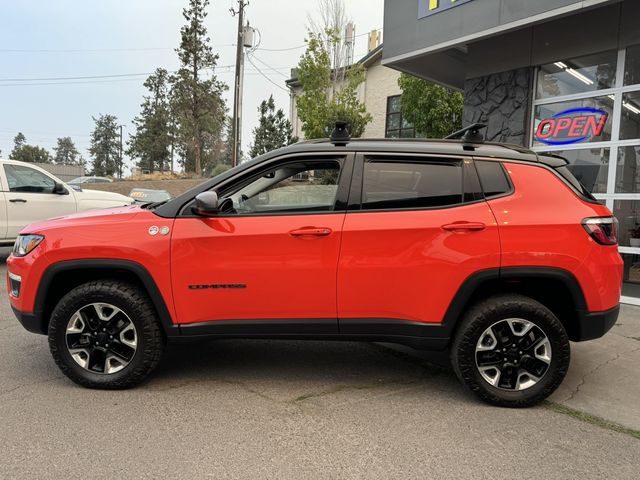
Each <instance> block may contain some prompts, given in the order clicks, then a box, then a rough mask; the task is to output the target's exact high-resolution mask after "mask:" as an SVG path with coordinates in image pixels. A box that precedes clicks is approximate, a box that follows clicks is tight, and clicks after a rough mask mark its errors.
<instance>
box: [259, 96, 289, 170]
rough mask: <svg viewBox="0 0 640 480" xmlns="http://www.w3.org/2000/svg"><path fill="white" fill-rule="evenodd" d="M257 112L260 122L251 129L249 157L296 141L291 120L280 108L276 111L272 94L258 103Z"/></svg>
mask: <svg viewBox="0 0 640 480" xmlns="http://www.w3.org/2000/svg"><path fill="white" fill-rule="evenodd" d="M258 112H259V113H260V123H259V125H258V127H256V128H254V129H253V145H252V146H251V150H250V151H249V156H250V157H251V158H255V157H257V156H258V155H262V154H263V153H267V152H270V151H272V150H276V149H277V148H280V147H284V146H286V145H291V144H292V143H294V142H295V141H296V139H295V138H293V136H292V134H293V129H292V128H291V122H290V121H289V120H287V118H286V117H285V114H284V112H283V111H282V110H281V109H278V111H276V103H275V101H274V100H273V95H271V96H270V97H269V99H268V100H264V101H263V102H262V103H261V104H260V106H259V107H258Z"/></svg>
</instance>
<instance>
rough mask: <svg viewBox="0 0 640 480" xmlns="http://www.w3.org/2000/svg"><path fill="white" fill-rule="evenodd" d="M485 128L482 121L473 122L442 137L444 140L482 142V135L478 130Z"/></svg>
mask: <svg viewBox="0 0 640 480" xmlns="http://www.w3.org/2000/svg"><path fill="white" fill-rule="evenodd" d="M485 128H487V125H486V124H484V123H474V124H473V125H469V126H468V127H464V128H463V129H462V130H458V131H457V132H453V133H452V134H451V135H448V136H446V137H444V139H445V140H463V141H464V142H467V143H484V135H482V134H481V133H480V130H484V129H485Z"/></svg>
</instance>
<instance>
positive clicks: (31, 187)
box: [4, 164, 56, 193]
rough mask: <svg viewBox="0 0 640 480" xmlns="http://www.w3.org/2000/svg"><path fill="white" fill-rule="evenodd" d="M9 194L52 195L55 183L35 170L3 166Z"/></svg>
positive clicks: (20, 166)
mask: <svg viewBox="0 0 640 480" xmlns="http://www.w3.org/2000/svg"><path fill="white" fill-rule="evenodd" d="M4 171H5V173H6V175H7V182H8V183H9V191H10V192H23V193H53V192H54V190H55V187H56V182H55V181H54V180H53V179H52V178H51V177H48V176H47V175H45V174H44V173H42V172H39V171H38V170H36V169H35V168H31V167H23V166H22V165H10V164H6V165H5V166H4Z"/></svg>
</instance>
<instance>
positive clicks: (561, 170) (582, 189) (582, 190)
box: [555, 166, 597, 202]
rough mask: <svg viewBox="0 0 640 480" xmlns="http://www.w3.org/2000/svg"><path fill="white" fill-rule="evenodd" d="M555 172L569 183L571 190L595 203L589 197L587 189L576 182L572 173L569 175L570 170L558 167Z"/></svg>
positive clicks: (592, 197) (590, 196)
mask: <svg viewBox="0 0 640 480" xmlns="http://www.w3.org/2000/svg"><path fill="white" fill-rule="evenodd" d="M555 170H556V172H558V173H559V174H560V175H561V176H562V177H563V178H564V179H565V180H566V181H567V182H569V183H570V184H571V186H572V187H573V188H575V189H576V190H577V191H578V193H580V194H582V195H583V196H585V197H586V198H587V199H589V200H591V201H596V202H597V200H596V198H595V197H594V196H593V195H591V192H590V191H589V190H588V189H587V187H585V186H584V185H583V184H582V183H581V182H580V180H578V179H577V178H576V177H575V176H574V175H573V173H571V170H569V168H568V167H566V166H563V167H558V168H556V169H555Z"/></svg>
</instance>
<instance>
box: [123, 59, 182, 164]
mask: <svg viewBox="0 0 640 480" xmlns="http://www.w3.org/2000/svg"><path fill="white" fill-rule="evenodd" d="M144 86H145V87H146V88H147V90H149V92H150V94H149V95H148V96H145V97H144V101H143V103H142V105H141V112H140V115H138V116H137V117H136V118H135V119H134V120H133V124H134V126H135V129H136V132H135V133H134V134H133V135H132V136H131V137H130V139H129V141H128V142H127V145H128V149H127V155H129V156H130V157H132V158H136V159H138V166H139V167H140V168H143V169H145V170H149V171H150V172H153V171H155V170H160V171H164V170H166V169H167V167H168V165H169V162H170V160H171V159H170V156H171V142H172V135H173V133H172V125H173V122H172V119H171V110H170V106H169V74H168V72H167V71H166V70H165V69H164V68H158V69H157V70H156V71H155V73H154V74H153V75H151V76H149V78H147V80H146V81H145V82H144Z"/></svg>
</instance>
